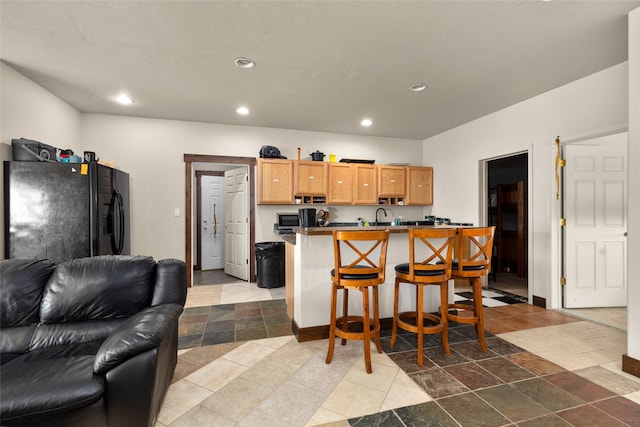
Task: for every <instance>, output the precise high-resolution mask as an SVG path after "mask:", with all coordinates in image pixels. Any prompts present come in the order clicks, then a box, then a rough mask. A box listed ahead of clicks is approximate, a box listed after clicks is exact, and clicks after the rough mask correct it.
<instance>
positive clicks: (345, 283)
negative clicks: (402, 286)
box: [326, 230, 389, 374]
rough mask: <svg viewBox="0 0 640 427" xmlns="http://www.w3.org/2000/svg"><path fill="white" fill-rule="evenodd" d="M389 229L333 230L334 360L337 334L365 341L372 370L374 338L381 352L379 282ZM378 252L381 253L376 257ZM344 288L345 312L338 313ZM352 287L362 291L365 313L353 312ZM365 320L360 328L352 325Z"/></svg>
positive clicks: (331, 337)
mask: <svg viewBox="0 0 640 427" xmlns="http://www.w3.org/2000/svg"><path fill="white" fill-rule="evenodd" d="M388 243H389V230H373V231H368V230H366V231H340V230H334V231H333V252H334V265H335V267H334V269H333V270H331V282H332V285H331V322H330V324H329V351H328V352H327V360H326V362H327V363H331V358H332V357H333V350H334V346H335V338H336V336H338V337H340V338H342V345H345V344H346V340H359V341H364V362H365V367H366V369H367V373H369V374H370V373H371V372H372V370H371V338H374V339H375V343H376V347H377V349H378V353H382V345H381V343H380V314H379V308H378V285H381V284H383V283H384V274H385V266H386V259H387V245H388ZM376 253H377V257H376ZM369 288H371V289H372V291H373V292H372V293H373V320H372V319H371V313H370V308H369ZM339 290H342V291H343V292H342V315H341V316H340V317H337V314H336V311H337V305H338V291H339ZM349 290H358V291H360V292H362V315H361V316H360V315H349ZM356 323H358V324H359V323H361V324H362V331H360V330H359V328H355V327H354V328H351V329H350V328H349V325H350V324H351V326H355V325H354V324H356Z"/></svg>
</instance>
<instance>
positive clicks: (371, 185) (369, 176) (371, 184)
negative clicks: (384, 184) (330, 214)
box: [352, 163, 378, 205]
mask: <svg viewBox="0 0 640 427" xmlns="http://www.w3.org/2000/svg"><path fill="white" fill-rule="evenodd" d="M352 167H353V187H354V194H353V204H355V205H377V204H378V182H377V181H376V167H375V165H363V164H358V163H354V164H353V165H352Z"/></svg>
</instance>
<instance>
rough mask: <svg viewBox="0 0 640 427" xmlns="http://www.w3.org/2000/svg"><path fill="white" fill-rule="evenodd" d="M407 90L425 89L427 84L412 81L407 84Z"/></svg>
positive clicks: (417, 90) (418, 90) (419, 90)
mask: <svg viewBox="0 0 640 427" xmlns="http://www.w3.org/2000/svg"><path fill="white" fill-rule="evenodd" d="M409 90H410V91H411V92H422V91H423V90H427V85H426V84H424V83H414V84H412V85H411V86H409Z"/></svg>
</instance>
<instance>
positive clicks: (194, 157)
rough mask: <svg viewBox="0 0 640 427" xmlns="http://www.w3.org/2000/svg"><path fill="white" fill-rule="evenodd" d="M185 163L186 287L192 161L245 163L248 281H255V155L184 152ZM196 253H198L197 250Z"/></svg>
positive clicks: (189, 278) (189, 261)
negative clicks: (247, 205)
mask: <svg viewBox="0 0 640 427" xmlns="http://www.w3.org/2000/svg"><path fill="white" fill-rule="evenodd" d="M184 163H185V209H184V211H185V257H184V258H185V264H186V265H187V272H186V274H187V287H189V288H190V287H191V286H192V277H193V274H192V273H193V268H194V265H193V253H192V252H193V251H192V246H193V235H192V233H193V208H192V207H193V194H192V191H191V189H192V182H191V176H192V173H193V163H223V164H232V165H240V166H242V165H245V166H248V169H249V202H248V203H249V212H248V213H249V281H250V282H255V281H256V271H255V263H254V262H253V258H254V256H255V249H254V248H255V206H256V201H255V200H256V198H255V173H256V172H255V169H256V168H255V166H256V159H255V157H231V156H211V155H206V154H184ZM198 253H200V252H199V251H198Z"/></svg>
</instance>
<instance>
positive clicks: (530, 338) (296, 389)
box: [156, 285, 640, 427]
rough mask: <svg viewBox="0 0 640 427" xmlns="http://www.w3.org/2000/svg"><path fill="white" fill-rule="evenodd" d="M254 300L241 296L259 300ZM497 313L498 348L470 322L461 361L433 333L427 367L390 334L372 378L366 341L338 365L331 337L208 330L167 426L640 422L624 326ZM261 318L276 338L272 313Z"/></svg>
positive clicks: (639, 385) (493, 318)
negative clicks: (237, 336) (213, 335)
mask: <svg viewBox="0 0 640 427" xmlns="http://www.w3.org/2000/svg"><path fill="white" fill-rule="evenodd" d="M254 286H255V285H254ZM199 288H200V289H205V288H208V287H194V288H191V289H190V291H189V294H190V295H189V296H190V299H191V304H192V306H193V307H196V306H198V305H197V304H202V305H203V306H210V305H214V304H220V301H222V300H223V298H224V294H225V289H224V288H225V286H224V285H223V286H219V287H218V288H220V289H219V291H218V296H217V298H218V299H219V301H218V302H217V303H216V302H211V301H214V300H215V299H216V296H215V295H214V292H213V291H212V290H208V291H203V292H201V294H202V295H205V296H206V297H207V298H208V299H207V300H206V301H207V302H206V303H198V302H197V300H196V298H195V297H194V296H193V294H195V293H196V292H197V291H196V292H193V291H194V290H197V289H199ZM270 291H271V290H267V292H268V293H269V294H270ZM229 292H230V291H228V290H227V291H226V293H227V294H228V295H231V294H230V293H229ZM247 292H248V294H251V293H252V292H253V291H252V290H248V291H247ZM248 294H247V295H245V296H244V297H243V296H240V295H236V296H235V297H236V298H240V299H242V298H244V299H247V298H253V297H254V296H255V295H253V296H251V295H248ZM231 300H232V299H231V297H227V299H226V300H225V301H226V302H225V303H224V304H227V305H228V304H235V306H234V313H235V314H234V316H235V315H236V314H237V312H235V309H237V308H238V306H240V309H239V312H240V313H243V312H247V311H251V310H243V308H244V307H242V305H243V304H246V302H244V301H236V302H230V301H231ZM271 304H277V302H271ZM258 306H259V307H260V311H262V310H263V307H264V308H265V310H266V311H267V312H268V310H269V308H268V307H269V304H265V303H264V302H260V303H258V304H257V305H255V303H254V313H255V311H256V310H257V307H258ZM206 308H207V318H208V316H209V314H210V313H209V310H211V307H206ZM247 308H248V306H247ZM201 310H202V309H201ZM222 311H224V310H222ZM201 314H202V313H201ZM485 314H486V318H487V322H486V323H487V331H489V332H491V333H493V335H491V336H490V337H489V338H488V340H489V352H487V353H482V352H480V351H478V350H479V347H478V345H477V342H476V341H475V333H474V332H473V330H472V329H471V328H470V327H469V326H463V325H452V328H451V333H450V343H451V349H452V352H451V355H450V356H445V355H444V353H443V351H442V348H441V346H440V342H439V339H437V338H435V339H434V338H433V337H430V338H429V339H428V340H426V343H425V348H424V350H423V351H424V354H425V356H426V359H425V363H424V366H422V367H418V366H417V365H416V364H415V359H416V352H417V349H416V346H415V341H416V340H415V337H414V336H413V334H402V335H401V336H400V338H399V339H398V342H397V343H396V346H395V348H394V349H393V350H391V349H389V348H388V341H389V336H388V335H389V333H388V332H387V331H385V334H384V337H383V347H384V350H385V352H384V353H382V354H377V353H376V352H375V351H374V352H373V370H374V372H373V374H372V375H367V374H366V373H365V371H364V362H363V358H362V344H361V343H354V342H349V343H348V344H347V345H346V346H340V345H336V351H335V354H334V359H333V361H332V363H331V364H330V365H326V364H325V363H324V358H325V356H326V350H327V340H319V341H313V342H307V343H298V342H297V341H296V340H295V338H293V337H292V336H290V335H285V336H275V337H270V338H261V339H257V340H252V341H243V342H237V341H236V342H226V343H221V344H216V345H206V343H205V342H204V330H205V329H203V335H202V337H203V338H202V341H201V346H199V347H193V348H188V349H186V348H185V349H183V350H180V351H179V361H178V366H177V368H176V373H175V376H174V382H173V384H172V385H171V387H170V389H169V392H168V394H167V397H166V399H165V402H164V405H163V407H162V409H161V411H160V414H159V416H158V420H157V423H156V425H157V426H158V427H162V426H171V427H176V426H203V425H207V426H209V425H211V426H255V425H261V426H283V427H287V426H300V427H302V426H314V425H322V426H326V427H328V426H331V427H346V426H355V425H358V426H373V425H379V426H429V425H434V426H435V425H438V426H477V425H487V426H502V425H510V426H513V425H517V426H541V425H542V426H635V425H640V405H639V404H638V402H640V379H638V378H635V377H632V376H629V375H627V374H624V373H623V372H621V354H623V353H624V352H625V351H626V334H625V332H624V331H623V330H621V329H616V328H612V327H609V326H605V325H601V324H597V323H593V322H589V321H583V320H580V319H577V318H575V317H572V316H568V315H565V314H562V313H558V312H554V311H547V310H544V309H541V308H538V307H534V306H530V305H527V304H511V305H500V306H494V307H487V308H486V309H485ZM189 315H196V314H195V313H194V314H189ZM261 317H262V323H263V325H264V329H265V331H267V332H266V333H267V336H269V335H268V327H267V317H269V314H266V315H265V314H264V313H261ZM219 321H223V320H219ZM236 322H237V320H236ZM241 329H242V328H240V330H241ZM234 331H235V333H237V332H238V329H234ZM195 335H197V334H195Z"/></svg>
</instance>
